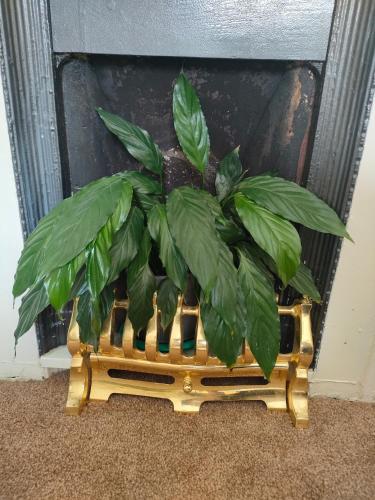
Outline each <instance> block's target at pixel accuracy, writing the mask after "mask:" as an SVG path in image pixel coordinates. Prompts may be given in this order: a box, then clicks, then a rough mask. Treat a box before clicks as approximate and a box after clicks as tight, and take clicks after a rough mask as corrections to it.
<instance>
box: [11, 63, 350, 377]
mask: <svg viewBox="0 0 375 500" xmlns="http://www.w3.org/2000/svg"><path fill="white" fill-rule="evenodd" d="M97 111H98V114H99V116H100V118H101V119H102V120H103V122H104V124H105V125H106V126H107V128H108V129H109V130H110V131H111V132H112V133H113V134H115V135H116V136H117V137H118V139H119V140H120V141H121V142H122V144H123V145H124V147H125V148H126V149H127V151H128V152H129V153H130V154H131V155H132V156H133V157H134V158H135V159H136V160H137V161H138V162H139V163H140V165H141V169H142V171H124V172H121V173H118V174H115V175H112V176H111V177H104V178H101V179H99V180H96V181H94V182H91V183H90V184H88V185H87V186H85V187H84V188H82V189H81V190H79V191H78V192H77V193H75V194H73V195H72V196H71V197H70V198H67V199H65V200H64V201H63V202H61V203H60V204H59V205H58V206H56V207H55V208H54V209H53V210H52V211H51V212H50V213H49V214H48V215H47V216H45V217H44V218H43V219H42V220H41V221H40V222H39V224H38V226H37V227H36V229H35V230H34V231H33V232H32V234H31V235H30V236H29V238H28V239H27V241H26V244H25V248H24V250H23V252H22V255H21V257H20V260H19V263H18V268H17V272H16V276H15V283H14V287H13V294H14V296H15V297H17V296H20V295H22V294H24V296H23V298H22V303H21V306H20V309H19V323H18V326H17V329H16V331H15V337H16V340H17V339H18V338H19V337H20V336H21V335H23V334H24V333H25V332H26V331H27V330H29V328H30V327H31V325H32V324H33V322H34V321H35V319H36V317H37V315H38V314H39V313H40V312H41V311H43V309H45V308H46V307H47V306H48V305H49V304H51V305H52V306H53V307H54V308H55V309H56V311H60V310H61V309H62V308H63V306H64V305H65V304H66V303H67V302H69V301H70V300H72V299H73V298H75V297H77V298H78V299H79V300H78V306H77V307H78V313H77V321H78V324H79V327H80V339H81V341H82V342H83V343H88V344H91V345H94V346H98V339H99V336H100V332H101V329H102V325H103V322H104V320H105V318H106V317H107V315H108V313H109V311H110V309H111V306H112V303H113V300H114V289H115V288H116V285H115V284H116V280H117V279H118V277H119V275H120V273H122V272H123V271H124V270H125V271H126V293H127V297H128V299H129V310H128V315H129V318H130V321H131V323H132V326H133V328H134V331H135V332H136V333H137V334H139V332H141V331H142V330H143V329H144V328H145V327H146V326H147V323H148V321H149V319H150V318H151V316H152V315H153V296H154V293H155V291H157V302H158V308H159V309H160V311H161V323H162V327H163V328H164V329H166V328H167V327H168V325H169V324H170V323H171V321H172V319H173V317H174V315H175V312H176V307H177V298H178V295H179V294H181V293H185V292H186V289H187V283H188V282H190V283H193V285H191V286H190V293H191V291H192V290H194V292H195V294H196V297H197V300H198V301H199V304H200V310H201V316H202V321H203V326H204V332H205V337H206V340H207V342H208V344H209V347H210V350H211V351H212V352H213V353H214V354H215V355H216V356H217V357H218V358H219V359H220V360H222V361H223V362H224V363H226V365H227V366H228V367H230V366H232V365H233V364H234V363H235V360H236V357H237V354H238V351H239V348H240V345H241V343H242V342H243V339H244V338H246V339H247V341H248V343H249V346H250V348H251V351H252V353H253V355H254V356H255V358H256V360H257V361H258V363H259V365H260V367H261V369H262V370H263V372H264V374H265V376H266V377H267V378H269V377H270V374H271V372H272V369H273V367H274V364H275V360H276V357H277V355H278V353H279V346H280V324H279V316H278V310H277V303H276V299H275V290H277V287H279V288H280V286H281V288H282V287H286V286H292V287H293V288H295V289H296V290H297V291H298V292H299V293H301V294H304V295H308V296H309V297H311V299H313V300H314V301H316V302H319V301H320V296H319V293H318V291H317V289H316V287H315V285H314V282H313V279H312V276H311V272H310V270H309V269H308V268H307V267H306V265H305V264H304V263H303V262H301V241H300V238H299V235H298V232H297V229H296V227H295V226H294V225H293V224H302V225H304V226H306V227H309V228H310V229H313V230H317V231H320V232H324V233H330V234H334V235H337V236H340V237H347V238H350V236H349V235H348V233H347V231H346V229H345V226H344V224H343V223H342V222H341V221H340V219H339V218H338V216H337V215H336V213H335V212H334V211H333V210H332V209H331V208H330V207H329V206H327V205H326V204H325V203H324V202H323V201H322V200H320V199H319V198H317V197H316V196H315V195H314V194H312V193H311V192H309V191H307V190H306V189H304V188H303V187H301V186H299V185H297V184H295V183H293V182H290V181H287V180H284V179H282V178H279V177H276V176H273V175H268V174H267V175H260V176H256V177H245V172H243V169H242V165H241V161H240V157H239V148H238V147H237V148H235V149H234V150H233V151H231V152H229V153H228V154H227V155H226V156H225V157H224V158H223V159H222V160H221V161H220V162H218V166H217V168H216V173H215V180H214V185H215V192H214V193H212V192H210V188H209V185H208V183H207V177H208V176H207V168H208V164H209V156H210V139H209V134H208V130H207V126H206V122H205V118H204V115H203V112H202V109H201V106H200V102H199V99H198V96H197V94H196V92H195V90H194V88H193V86H192V85H191V83H190V82H189V80H188V79H187V78H186V76H185V75H184V74H183V73H181V74H180V75H179V77H178V78H177V82H176V84H175V86H174V91H173V117H174V126H175V130H176V134H177V138H178V141H179V144H180V146H181V150H182V152H183V154H184V155H185V157H186V159H187V161H188V162H189V164H190V165H191V168H195V169H196V171H197V172H198V174H199V176H198V182H196V183H195V185H193V183H190V185H184V186H179V187H175V188H174V189H172V190H171V191H170V192H168V193H167V192H166V189H165V182H164V178H163V177H164V176H163V172H164V170H163V166H164V163H165V161H164V158H163V154H162V153H161V151H160V149H159V147H158V146H157V144H155V143H154V141H153V140H152V138H151V137H150V135H149V134H148V133H147V132H146V131H145V130H143V129H141V128H139V127H137V126H136V125H134V124H132V123H130V122H128V121H126V120H124V119H122V118H120V117H118V116H116V115H114V114H111V113H109V112H107V111H104V110H103V109H98V110H97ZM179 154H181V153H179ZM211 170H212V169H211ZM152 251H153V252H156V254H157V256H158V258H159V259H160V261H161V263H162V266H163V274H164V278H163V279H158V280H156V278H155V274H154V263H153V261H152V259H150V255H151V253H152ZM189 277H190V279H188V278H189Z"/></svg>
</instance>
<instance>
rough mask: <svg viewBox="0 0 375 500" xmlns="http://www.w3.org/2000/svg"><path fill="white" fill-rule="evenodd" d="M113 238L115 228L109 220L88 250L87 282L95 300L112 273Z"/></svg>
mask: <svg viewBox="0 0 375 500" xmlns="http://www.w3.org/2000/svg"><path fill="white" fill-rule="evenodd" d="M112 238H113V228H112V224H111V220H110V219H109V220H108V222H107V223H106V224H105V225H104V226H103V227H102V228H101V230H100V231H99V233H98V235H97V237H96V238H95V240H94V241H93V242H92V243H91V244H90V245H89V246H88V248H87V252H86V256H87V263H86V280H87V284H88V288H89V291H90V293H91V296H92V298H93V299H96V298H97V297H98V296H99V294H100V292H101V291H102V290H103V288H104V287H105V284H106V283H107V280H108V278H109V274H110V272H111V258H110V255H109V249H110V248H111V245H112Z"/></svg>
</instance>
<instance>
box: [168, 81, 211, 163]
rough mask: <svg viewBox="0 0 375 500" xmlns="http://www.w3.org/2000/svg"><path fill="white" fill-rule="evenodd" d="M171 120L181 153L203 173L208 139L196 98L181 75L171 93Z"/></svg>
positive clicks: (206, 161) (207, 152)
mask: <svg viewBox="0 0 375 500" xmlns="http://www.w3.org/2000/svg"><path fill="white" fill-rule="evenodd" d="M173 118H174V128H175V130H176V134H177V137H178V141H179V143H180V145H181V148H182V151H183V152H184V153H185V155H186V157H187V159H188V160H189V161H190V162H191V163H192V164H193V165H194V166H195V167H196V168H197V169H198V170H199V171H200V172H201V173H203V172H204V171H205V168H206V166H207V163H208V156H209V153H210V138H209V136H208V130H207V125H206V120H205V118H204V115H203V112H202V109H201V105H200V102H199V99H198V96H197V94H196V92H195V90H194V87H193V86H192V85H191V83H190V82H189V80H188V79H187V78H186V76H185V75H184V74H183V73H181V74H180V76H179V77H178V78H177V82H176V85H175V87H174V91H173Z"/></svg>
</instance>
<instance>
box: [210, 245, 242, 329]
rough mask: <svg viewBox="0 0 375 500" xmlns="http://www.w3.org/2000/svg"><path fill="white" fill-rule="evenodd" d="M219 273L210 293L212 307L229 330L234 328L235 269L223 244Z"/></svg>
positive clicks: (230, 254)
mask: <svg viewBox="0 0 375 500" xmlns="http://www.w3.org/2000/svg"><path fill="white" fill-rule="evenodd" d="M218 266H219V273H218V276H217V280H216V283H215V285H214V287H213V288H212V291H211V304H212V307H213V308H214V309H215V310H216V312H218V313H219V315H220V316H221V318H222V319H223V320H224V321H225V323H226V324H227V325H228V327H229V328H230V329H234V328H235V326H236V316H237V315H236V306H237V269H236V268H235V266H234V264H233V255H232V252H231V251H230V250H229V249H228V247H227V246H226V244H225V243H224V242H223V243H221V245H220V251H219V261H218Z"/></svg>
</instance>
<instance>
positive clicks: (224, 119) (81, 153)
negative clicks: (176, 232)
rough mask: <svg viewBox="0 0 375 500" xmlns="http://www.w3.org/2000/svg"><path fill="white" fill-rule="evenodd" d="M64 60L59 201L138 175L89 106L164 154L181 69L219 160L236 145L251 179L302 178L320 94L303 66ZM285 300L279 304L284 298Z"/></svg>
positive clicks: (172, 177) (175, 169) (170, 175)
mask: <svg viewBox="0 0 375 500" xmlns="http://www.w3.org/2000/svg"><path fill="white" fill-rule="evenodd" d="M63 60H64V64H62V65H60V68H59V71H58V83H59V85H58V99H59V101H60V104H61V109H62V111H63V113H62V114H60V115H59V119H60V129H62V130H64V129H65V132H64V133H63V134H62V137H61V141H60V142H61V146H62V165H63V174H64V177H65V179H66V182H65V184H66V189H67V194H69V191H70V186H71V187H72V189H73V190H75V189H77V187H80V186H83V185H85V184H87V183H88V182H89V181H90V180H93V179H96V178H99V177H101V176H103V175H110V174H111V173H114V172H117V171H121V170H123V169H127V168H138V165H137V163H136V162H135V161H134V159H133V158H132V157H131V156H130V155H129V154H128V153H127V152H126V151H125V150H124V148H122V147H121V144H120V143H119V141H117V140H116V138H115V137H113V136H112V135H111V134H108V133H106V131H105V130H104V128H103V127H102V126H101V124H100V121H99V120H98V118H97V116H96V113H95V107H96V106H97V105H101V106H102V107H103V108H104V109H108V110H109V111H114V112H116V113H118V114H120V115H121V116H127V117H128V118H129V119H131V120H133V121H134V122H135V123H138V124H140V125H142V126H143V127H144V128H145V129H146V130H148V131H149V132H150V134H151V135H152V137H153V138H154V139H155V141H156V142H157V143H158V144H159V145H160V146H161V147H162V149H163V150H165V151H167V150H169V149H170V148H171V146H175V145H176V144H177V140H176V135H175V132H174V128H173V121H172V109H171V96H172V86H171V81H173V79H174V78H176V75H177V74H178V72H179V71H180V69H181V67H184V70H185V72H186V73H187V74H188V76H190V77H191V78H192V81H193V83H194V84H195V85H196V88H197V89H198V92H199V95H200V99H201V102H202V103H203V106H204V109H205V114H206V120H207V123H208V127H209V129H210V131H211V133H210V135H211V147H212V151H213V152H214V154H215V155H216V156H217V157H218V158H220V157H222V156H224V154H225V153H226V152H228V151H230V150H231V149H233V148H234V147H236V146H237V145H238V144H241V145H242V147H241V158H242V159H243V162H244V166H245V168H249V170H250V173H251V174H255V173H261V172H264V171H267V170H279V172H280V174H281V175H282V176H283V177H286V178H288V179H291V180H296V179H297V171H298V172H299V174H298V176H302V177H303V178H304V177H306V176H307V164H308V161H306V158H307V160H308V145H309V137H310V131H311V130H312V129H313V124H314V120H315V111H314V110H315V106H316V101H317V98H318V96H319V92H320V87H321V78H320V76H319V73H318V72H317V71H316V70H315V69H313V68H312V67H311V66H310V65H309V64H308V63H296V64H294V63H290V62H282V61H281V62H272V61H258V62H257V61H241V60H208V59H185V60H183V59H179V58H155V57H154V58H147V57H126V56H107V55H106V56H101V55H88V56H86V55H85V56H84V57H75V56H68V58H67V59H63ZM312 69H313V70H312ZM87 164H90V169H88V168H86V165H87ZM168 164H171V166H170V167H169V166H168V165H167V166H166V182H167V183H169V185H170V186H172V185H173V184H177V185H178V184H179V183H180V182H181V180H183V176H184V174H183V173H182V169H181V164H179V163H178V161H176V160H175V159H173V158H172V160H171V162H168ZM190 174H191V172H190V171H189V172H188V174H187V175H188V176H189V175H190ZM288 293H289V295H288V296H284V297H283V303H290V302H291V300H292V299H293V294H292V295H290V291H289V292H288ZM45 322H46V323H45V327H44V330H43V331H45V330H46V328H48V330H49V331H50V329H51V325H49V323H48V318H45ZM54 328H55V327H54ZM282 332H283V334H282V350H283V352H287V351H289V350H290V348H291V346H292V342H293V328H292V327H291V325H290V324H289V322H288V321H286V320H285V319H283V321H282ZM57 335H59V340H58V342H57V343H58V344H64V343H65V342H66V335H65V328H64V327H63V328H62V329H60V330H59V331H58V332H57ZM44 340H45V342H44V345H46V346H48V345H50V346H54V345H57V344H56V343H54V344H51V340H52V339H51V338H48V337H46V338H45V339H44ZM55 342H56V340H55Z"/></svg>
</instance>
